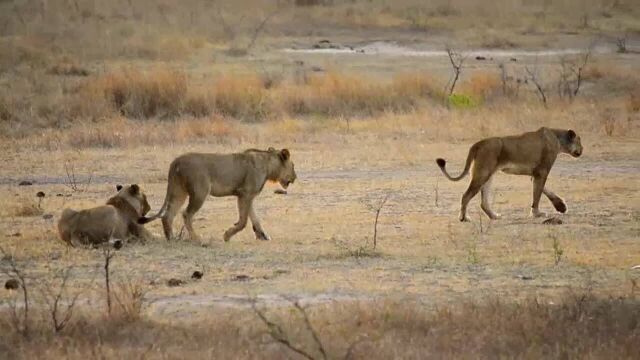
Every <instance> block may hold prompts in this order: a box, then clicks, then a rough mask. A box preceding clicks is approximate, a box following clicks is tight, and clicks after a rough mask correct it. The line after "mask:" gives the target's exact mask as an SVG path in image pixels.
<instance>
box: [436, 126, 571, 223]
mask: <svg viewBox="0 0 640 360" xmlns="http://www.w3.org/2000/svg"><path fill="white" fill-rule="evenodd" d="M560 153H565V154H569V155H571V156H573V157H574V158H577V157H579V156H580V155H582V144H581V142H580V136H578V135H576V133H575V132H574V131H573V130H561V129H550V128H546V127H541V128H540V129H538V130H537V131H532V132H527V133H524V134H521V135H514V136H505V137H492V138H487V139H484V140H481V141H478V142H477V143H475V144H473V145H472V146H471V148H470V149H469V155H468V156H467V162H466V164H465V166H464V171H462V174H460V175H459V176H457V177H453V176H451V175H449V173H447V170H446V169H445V166H446V161H445V160H444V159H442V158H439V159H436V163H437V164H438V166H439V167H440V169H441V170H442V173H444V175H445V176H446V177H447V179H449V180H451V181H459V180H460V179H462V178H463V177H465V176H466V175H467V174H468V173H469V169H470V168H471V163H472V162H473V170H472V175H471V182H470V184H469V187H468V188H467V191H465V193H464V195H462V201H461V206H460V216H459V219H460V221H468V220H469V219H468V218H467V205H468V204H469V201H471V199H472V198H473V197H474V196H475V195H476V194H477V193H478V191H481V194H482V201H481V205H480V207H481V208H482V210H483V211H484V212H485V214H487V216H488V217H489V218H490V219H492V220H496V219H498V218H500V214H496V213H494V212H493V211H492V210H491V208H490V206H489V203H490V201H489V198H490V191H491V190H490V187H491V179H492V177H493V174H495V172H496V171H498V170H501V171H502V172H504V173H506V174H512V175H527V176H531V177H532V180H533V202H532V204H531V216H533V217H542V216H546V214H545V213H543V212H541V211H540V210H539V209H538V204H539V202H540V196H541V195H542V194H544V195H545V196H546V197H547V198H549V200H550V201H551V203H552V204H553V206H554V207H555V209H556V210H557V211H558V212H561V213H565V212H566V211H567V205H566V203H565V202H564V200H563V199H562V198H560V197H559V196H558V195H556V194H554V193H553V192H552V191H551V190H549V189H548V188H545V183H546V181H547V176H548V175H549V172H550V171H551V167H552V166H553V163H554V162H555V161H556V157H557V156H558V154H560Z"/></svg>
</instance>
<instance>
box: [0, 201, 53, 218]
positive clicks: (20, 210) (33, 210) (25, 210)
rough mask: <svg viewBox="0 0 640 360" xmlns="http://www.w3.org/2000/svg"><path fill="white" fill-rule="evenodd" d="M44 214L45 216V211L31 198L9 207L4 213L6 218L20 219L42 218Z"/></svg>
mask: <svg viewBox="0 0 640 360" xmlns="http://www.w3.org/2000/svg"><path fill="white" fill-rule="evenodd" d="M42 214H44V210H43V209H42V208H41V207H40V206H38V203H37V202H36V201H35V200H32V199H29V198H24V199H22V200H20V202H19V203H17V204H13V205H12V206H9V207H8V208H7V209H6V210H5V212H4V216H18V217H30V216H40V215H42Z"/></svg>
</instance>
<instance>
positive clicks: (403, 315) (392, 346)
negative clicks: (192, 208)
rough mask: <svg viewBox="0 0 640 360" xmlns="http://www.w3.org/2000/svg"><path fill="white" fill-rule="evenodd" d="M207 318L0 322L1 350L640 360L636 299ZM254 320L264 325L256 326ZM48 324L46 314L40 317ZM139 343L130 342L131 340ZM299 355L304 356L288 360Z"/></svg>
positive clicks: (282, 308) (34, 355)
mask: <svg viewBox="0 0 640 360" xmlns="http://www.w3.org/2000/svg"><path fill="white" fill-rule="evenodd" d="M289 301H290V302H291V303H288V301H287V300H283V302H284V304H283V305H279V306H275V307H272V308H268V307H265V306H264V305H261V304H257V305H256V307H257V309H256V312H255V313H253V312H252V311H251V309H245V310H229V311H227V312H226V313H224V314H210V315H209V317H208V318H207V319H204V320H199V321H196V322H195V323H193V322H191V323H188V324H186V323H181V322H176V323H173V324H164V323H155V322H152V321H147V320H143V319H137V318H131V317H129V316H126V315H124V314H122V315H120V314H116V315H113V316H111V317H107V318H104V317H103V316H101V315H98V314H96V313H95V312H94V313H93V314H89V313H86V312H85V313H81V314H78V315H77V316H76V318H74V319H73V321H71V322H70V323H69V324H68V325H67V326H66V327H65V329H64V330H63V331H61V332H59V333H58V332H54V331H52V329H51V327H50V325H49V324H48V323H46V322H45V321H38V322H35V323H34V324H32V326H31V330H30V331H31V334H30V336H29V337H27V338H25V337H24V336H23V334H20V333H17V332H16V331H15V329H14V328H13V327H12V325H11V324H10V323H7V322H2V323H0V330H2V333H3V337H2V340H0V350H2V352H3V353H4V354H5V355H7V356H8V357H10V358H14V359H22V358H24V359H39V358H51V357H56V358H57V357H65V358H70V359H75V358H82V357H84V356H86V354H91V355H92V356H98V357H105V358H118V357H122V356H126V357H139V356H142V357H151V358H156V357H159V356H160V357H163V358H172V359H173V358H183V357H184V356H190V357H195V358H208V357H216V358H217V357H233V358H245V357H247V358H253V357H254V356H256V355H258V356H259V357H261V358H282V357H294V358H298V357H300V358H303V357H304V358H311V359H322V358H330V359H334V358H347V359H350V358H362V357H366V358H376V359H377V358H380V359H386V358H397V357H402V358H405V357H409V358H413V357H420V358H422V357H425V356H426V357H467V356H469V355H470V354H473V358H481V359H491V358H495V357H500V358H616V359H632V358H635V357H636V356H637V355H638V353H637V352H638V349H637V343H638V341H640V328H639V326H638V323H637V319H638V317H640V307H639V306H638V303H637V300H622V299H621V300H619V299H597V298H594V297H593V296H591V295H589V294H584V295H582V294H569V295H566V296H564V297H562V298H560V299H558V300H554V301H550V300H548V299H528V300H526V301H522V302H518V303H506V302H504V301H501V300H497V299H491V300H485V301H480V302H476V303H465V304H461V305H455V306H444V307H441V308H440V309H439V310H438V311H435V312H432V311H425V310H424V309H423V307H422V306H421V305H420V303H417V302H414V301H410V300H405V301H404V302H398V301H393V300H388V301H382V300H378V301H369V302H348V303H345V304H339V305H319V306H318V305H315V306H302V305H300V306H299V308H298V311H296V309H295V308H294V306H293V305H295V304H297V302H296V300H293V299H291V300H289ZM259 315H262V316H264V321H260V317H259ZM45 316H46V315H45ZM132 339H136V341H131V340H132ZM296 353H298V354H302V356H300V355H298V356H294V355H295V354H296Z"/></svg>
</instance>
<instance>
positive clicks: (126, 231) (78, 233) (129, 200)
mask: <svg viewBox="0 0 640 360" xmlns="http://www.w3.org/2000/svg"><path fill="white" fill-rule="evenodd" d="M116 189H117V190H118V193H117V194H116V195H115V196H113V197H112V198H110V199H109V200H108V201H107V204H106V205H103V206H98V207H95V208H92V209H86V210H80V211H75V210H72V209H68V208H67V209H64V211H63V212H62V216H61V217H60V220H59V221H58V232H59V234H60V238H61V239H62V240H63V241H64V242H66V243H67V244H69V245H71V246H73V245H75V244H77V243H80V244H91V245H97V244H101V243H104V242H107V241H109V240H110V239H121V240H125V239H129V238H132V237H134V238H139V239H142V240H147V239H150V238H151V237H152V236H151V234H150V233H149V232H148V231H147V230H146V229H145V228H144V227H143V226H142V225H139V224H138V218H139V217H140V216H144V215H145V214H146V213H147V212H149V209H150V206H149V203H148V202H147V196H146V195H145V194H144V192H142V190H140V187H139V186H138V185H136V184H133V185H131V186H126V187H123V186H122V185H117V186H116Z"/></svg>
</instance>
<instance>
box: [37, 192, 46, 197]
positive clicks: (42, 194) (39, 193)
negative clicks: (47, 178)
mask: <svg viewBox="0 0 640 360" xmlns="http://www.w3.org/2000/svg"><path fill="white" fill-rule="evenodd" d="M36 196H37V197H39V198H43V197H45V193H44V191H38V192H37V193H36Z"/></svg>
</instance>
